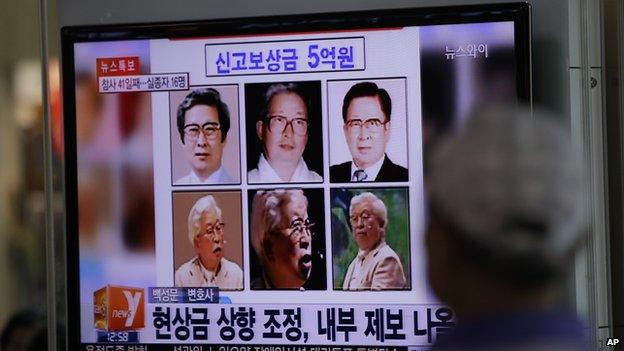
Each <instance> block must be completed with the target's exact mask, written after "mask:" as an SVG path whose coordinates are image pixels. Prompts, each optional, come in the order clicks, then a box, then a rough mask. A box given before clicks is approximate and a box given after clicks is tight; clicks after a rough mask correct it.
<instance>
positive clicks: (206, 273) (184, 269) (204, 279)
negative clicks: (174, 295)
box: [175, 256, 243, 290]
mask: <svg viewBox="0 0 624 351" xmlns="http://www.w3.org/2000/svg"><path fill="white" fill-rule="evenodd" d="M175 286H180V287H210V286H216V287H218V288H219V289H221V290H243V271H242V270H241V269H240V267H239V266H238V265H237V264H236V263H234V262H232V261H229V260H227V259H225V258H221V262H220V263H219V267H218V268H217V270H216V271H210V270H207V269H206V268H204V266H203V265H202V264H201V260H200V259H199V257H198V256H195V257H193V258H192V259H191V260H190V261H188V262H186V263H184V264H183V265H181V266H180V268H178V269H177V270H176V272H175Z"/></svg>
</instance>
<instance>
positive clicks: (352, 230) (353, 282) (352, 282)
mask: <svg viewBox="0 0 624 351" xmlns="http://www.w3.org/2000/svg"><path fill="white" fill-rule="evenodd" d="M373 191H374V192H375V193H378V194H379V196H378V195H376V194H375V193H374V192H373ZM332 192H333V194H332V213H333V214H334V215H333V217H332V240H333V243H334V245H333V246H334V249H333V250H334V252H333V254H334V289H336V290H406V289H409V288H410V281H409V272H410V269H409V268H410V267H409V246H410V245H409V229H408V228H409V223H408V219H407V216H406V215H407V203H406V202H407V190H406V189H404V188H397V189H375V190H372V189H371V191H368V190H365V189H361V190H357V189H332ZM382 199H383V200H382ZM384 201H387V202H388V203H389V206H386V203H384ZM347 204H348V206H347ZM341 207H342V208H341ZM389 208H390V209H391V210H392V212H394V213H389V210H388V209H389ZM343 211H344V212H343ZM341 212H342V218H340V217H339V216H336V214H337V213H338V214H341ZM347 214H348V216H347ZM401 216H403V217H401ZM392 221H397V223H392ZM345 222H346V223H345ZM345 239H346V242H347V244H346V245H345V244H344V242H345ZM395 250H396V251H395Z"/></svg>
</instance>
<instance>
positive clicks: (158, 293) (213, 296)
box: [147, 287, 219, 304]
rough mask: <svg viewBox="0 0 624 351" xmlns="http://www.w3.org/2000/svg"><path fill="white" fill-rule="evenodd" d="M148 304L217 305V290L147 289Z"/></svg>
mask: <svg viewBox="0 0 624 351" xmlns="http://www.w3.org/2000/svg"><path fill="white" fill-rule="evenodd" d="M147 302H148V303H158V304H160V303H219V288H217V287H204V288H172V287H152V288H149V295H148V300H147Z"/></svg>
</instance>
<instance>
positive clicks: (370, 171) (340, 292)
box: [62, 4, 530, 351]
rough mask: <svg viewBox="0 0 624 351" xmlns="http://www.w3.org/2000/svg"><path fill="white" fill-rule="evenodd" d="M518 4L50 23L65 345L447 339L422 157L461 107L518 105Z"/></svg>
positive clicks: (522, 50)
mask: <svg viewBox="0 0 624 351" xmlns="http://www.w3.org/2000/svg"><path fill="white" fill-rule="evenodd" d="M529 10H530V9H529V7H528V5H527V4H503V5H491V6H490V5H488V6H468V7H440V8H421V9H401V10H382V11H367V12H353V13H331V14H313V15H296V16H283V17H268V18H264V17H263V18H245V19H228V20H211V21H205V22H187V23H163V24H149V25H140V24H136V25H112V26H89V27H68V28H63V30H62V45H63V59H62V64H63V92H64V133H65V134H64V135H65V165H66V195H67V202H66V206H67V212H66V213H67V238H66V239H67V240H66V242H67V264H68V272H67V274H68V287H67V288H68V295H69V299H68V309H69V315H68V331H69V342H70V347H71V348H72V349H81V350H100V349H103V348H102V347H104V346H109V347H120V348H115V349H123V350H130V349H132V350H214V351H217V350H219V351H244V350H256V351H284V350H291V349H293V348H297V349H298V350H299V349H300V350H311V351H312V350H317V351H321V350H325V349H329V348H337V349H340V350H342V349H344V350H346V349H349V350H353V349H358V350H360V349H362V350H363V349H370V348H379V347H382V348H392V349H396V350H408V349H409V350H420V349H426V348H428V347H429V346H430V345H431V344H432V343H433V342H434V341H435V340H436V338H438V337H443V335H444V334H445V333H446V332H448V331H449V330H450V329H451V328H452V327H453V325H454V322H455V319H454V314H453V311H452V310H450V309H448V308H447V307H445V306H444V305H441V304H440V302H439V301H438V300H437V299H436V297H435V296H434V295H433V294H432V292H431V291H430V289H429V287H428V283H427V278H426V277H427V267H426V257H425V250H424V243H423V235H424V231H425V227H426V204H425V203H424V196H423V192H424V189H423V172H424V170H423V168H424V164H425V163H424V161H423V160H424V159H425V158H426V154H427V150H428V149H429V148H430V146H431V145H432V144H433V143H435V141H436V140H437V139H439V137H440V135H442V134H444V133H449V132H452V131H453V130H454V129H456V128H459V127H461V125H462V123H463V122H464V121H465V120H466V118H469V116H470V113H471V110H472V109H474V108H478V107H480V106H483V105H487V104H496V103H520V102H529V101H530V26H529V24H530V18H529V15H530V11H529ZM448 279H453V277H448ZM182 347H184V348H182Z"/></svg>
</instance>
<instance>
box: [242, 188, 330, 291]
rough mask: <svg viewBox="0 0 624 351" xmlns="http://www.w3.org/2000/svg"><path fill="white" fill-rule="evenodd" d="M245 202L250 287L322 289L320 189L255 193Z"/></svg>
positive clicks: (321, 205) (261, 191) (322, 253)
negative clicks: (249, 209) (248, 205)
mask: <svg viewBox="0 0 624 351" xmlns="http://www.w3.org/2000/svg"><path fill="white" fill-rule="evenodd" d="M251 199H253V200H251ZM250 201H251V215H250V225H249V235H250V242H251V247H252V248H253V251H252V252H251V253H250V256H251V258H250V266H251V268H250V269H251V289H252V290H267V289H271V290H325V289H326V287H327V283H326V277H327V275H326V263H325V236H324V231H325V229H324V225H323V190H322V189H306V190H305V192H304V190H302V189H274V190H258V191H257V192H255V194H253V196H252V193H250Z"/></svg>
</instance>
